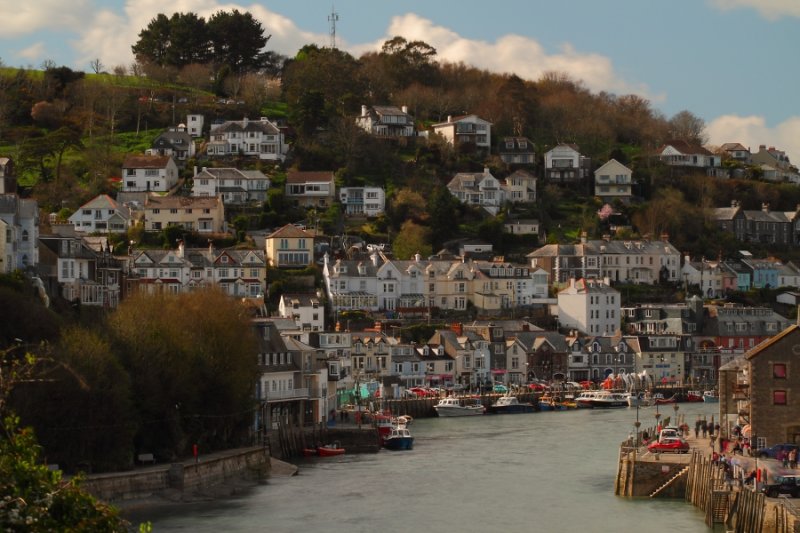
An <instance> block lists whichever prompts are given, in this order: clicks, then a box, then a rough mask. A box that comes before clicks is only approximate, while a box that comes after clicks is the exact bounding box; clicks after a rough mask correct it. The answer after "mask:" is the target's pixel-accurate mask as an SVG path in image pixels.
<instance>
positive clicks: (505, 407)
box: [486, 394, 533, 414]
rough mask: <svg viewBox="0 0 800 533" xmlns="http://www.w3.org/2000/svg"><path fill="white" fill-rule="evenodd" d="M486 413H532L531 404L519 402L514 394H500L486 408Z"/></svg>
mask: <svg viewBox="0 0 800 533" xmlns="http://www.w3.org/2000/svg"><path fill="white" fill-rule="evenodd" d="M486 412H487V413H491V414H516V413H532V412H533V404H532V403H526V402H520V401H519V398H517V397H516V396H511V395H509V394H505V395H503V396H500V397H499V398H498V399H497V401H496V402H495V403H493V404H492V405H490V406H489V407H488V409H486Z"/></svg>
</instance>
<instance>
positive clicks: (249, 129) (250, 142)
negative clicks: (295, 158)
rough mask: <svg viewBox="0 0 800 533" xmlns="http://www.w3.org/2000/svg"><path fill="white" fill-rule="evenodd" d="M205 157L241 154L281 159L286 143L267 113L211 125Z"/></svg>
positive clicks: (286, 148)
mask: <svg viewBox="0 0 800 533" xmlns="http://www.w3.org/2000/svg"><path fill="white" fill-rule="evenodd" d="M210 138H211V140H210V141H209V143H208V150H207V153H208V155H209V157H222V156H231V155H245V156H251V157H258V158H259V159H264V160H270V161H283V160H284V158H285V157H286V152H287V150H288V146H287V145H286V141H285V140H284V137H283V132H282V131H281V130H280V128H278V126H276V125H275V124H274V123H272V122H270V120H269V119H268V118H267V117H261V118H260V119H259V120H248V119H247V117H245V118H244V119H242V120H229V121H227V122H223V123H222V124H212V125H211V133H210Z"/></svg>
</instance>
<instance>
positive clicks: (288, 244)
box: [265, 224, 314, 268]
mask: <svg viewBox="0 0 800 533" xmlns="http://www.w3.org/2000/svg"><path fill="white" fill-rule="evenodd" d="M265 251H266V255H267V261H268V262H269V264H270V266H272V267H278V268H305V267H307V266H309V265H310V264H311V263H312V261H313V260H314V237H313V235H312V234H311V233H308V232H307V231H304V230H301V229H300V228H298V227H297V226H294V225H293V224H287V225H285V226H283V227H282V228H280V229H278V230H277V231H275V232H273V233H271V234H270V235H267V238H266V250H265Z"/></svg>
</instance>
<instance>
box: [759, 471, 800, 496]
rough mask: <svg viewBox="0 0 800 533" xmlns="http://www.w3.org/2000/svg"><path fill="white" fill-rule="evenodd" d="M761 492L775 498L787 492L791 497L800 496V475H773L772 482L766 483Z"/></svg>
mask: <svg viewBox="0 0 800 533" xmlns="http://www.w3.org/2000/svg"><path fill="white" fill-rule="evenodd" d="M761 492H763V493H764V494H766V495H767V496H769V497H770V498H777V497H778V496H780V495H781V494H788V495H789V496H791V497H792V498H797V497H800V476H794V475H792V476H775V478H774V480H773V482H772V483H767V484H766V485H764V486H763V487H762V488H761Z"/></svg>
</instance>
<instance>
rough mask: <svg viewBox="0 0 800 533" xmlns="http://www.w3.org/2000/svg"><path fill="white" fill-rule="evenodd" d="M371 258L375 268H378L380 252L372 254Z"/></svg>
mask: <svg viewBox="0 0 800 533" xmlns="http://www.w3.org/2000/svg"><path fill="white" fill-rule="evenodd" d="M369 258H370V259H372V265H373V266H378V252H372V254H371V255H370V256H369Z"/></svg>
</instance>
